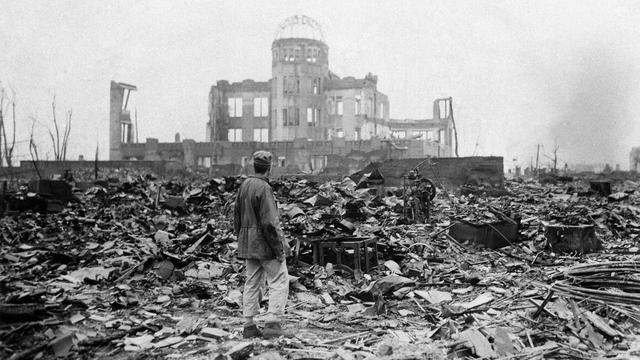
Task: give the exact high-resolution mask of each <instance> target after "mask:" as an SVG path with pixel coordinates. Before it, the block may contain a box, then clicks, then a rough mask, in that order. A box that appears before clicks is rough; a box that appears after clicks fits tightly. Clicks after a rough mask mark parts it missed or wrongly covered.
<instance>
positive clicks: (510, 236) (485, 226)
mask: <svg viewBox="0 0 640 360" xmlns="http://www.w3.org/2000/svg"><path fill="white" fill-rule="evenodd" d="M519 227H520V225H519V224H518V223H517V222H515V221H508V220H502V221H496V222H492V223H482V224H474V223H471V222H468V221H464V220H460V221H458V222H456V223H454V224H453V225H452V226H451V228H449V235H450V236H451V237H453V238H454V239H456V240H457V241H460V242H463V241H469V242H472V243H476V244H480V245H483V246H484V247H486V248H489V249H498V248H501V247H505V246H509V245H512V244H513V243H514V242H516V241H518V229H519Z"/></svg>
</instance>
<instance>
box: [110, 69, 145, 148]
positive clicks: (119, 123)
mask: <svg viewBox="0 0 640 360" xmlns="http://www.w3.org/2000/svg"><path fill="white" fill-rule="evenodd" d="M136 90H138V89H137V88H136V87H135V86H133V85H129V84H125V83H120V82H115V81H112V82H111V88H110V91H109V104H110V106H109V159H112V160H121V159H123V158H124V157H125V156H124V155H123V154H122V152H121V145H122V144H131V143H133V142H134V126H133V123H132V121H131V113H130V111H129V110H128V109H127V106H128V105H129V96H130V95H131V91H136ZM125 155H126V154H125Z"/></svg>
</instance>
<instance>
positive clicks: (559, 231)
mask: <svg viewBox="0 0 640 360" xmlns="http://www.w3.org/2000/svg"><path fill="white" fill-rule="evenodd" d="M542 225H544V228H545V231H544V234H545V237H546V238H547V244H549V246H550V247H551V248H552V249H553V250H554V251H560V252H572V251H578V252H582V253H585V252H593V251H598V250H600V249H601V248H602V242H601V241H600V239H599V238H598V237H597V236H596V230H595V226H594V225H592V224H583V225H565V224H553V223H548V222H544V221H543V222H542Z"/></svg>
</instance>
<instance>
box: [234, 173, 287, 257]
mask: <svg viewBox="0 0 640 360" xmlns="http://www.w3.org/2000/svg"><path fill="white" fill-rule="evenodd" d="M233 220H234V221H233V227H234V230H235V233H236V235H237V237H238V255H237V256H238V258H240V259H267V260H268V259H275V258H276V257H278V256H279V255H282V254H284V250H283V240H284V239H283V238H282V231H281V230H280V220H279V215H278V207H277V205H276V200H275V198H274V196H273V191H272V190H271V185H269V181H268V180H267V178H266V177H265V176H263V175H255V176H250V177H249V178H247V179H246V180H245V181H244V182H243V183H242V184H241V185H240V189H239V190H238V195H237V197H236V204H235V210H234V219H233Z"/></svg>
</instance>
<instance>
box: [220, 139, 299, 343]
mask: <svg viewBox="0 0 640 360" xmlns="http://www.w3.org/2000/svg"><path fill="white" fill-rule="evenodd" d="M271 161H272V156H271V153H269V152H267V151H257V152H256V153H254V154H253V168H254V170H255V175H253V176H249V177H248V178H247V179H246V180H245V181H244V182H243V183H242V185H240V189H238V195H237V197H236V203H235V214H234V222H233V226H234V230H235V233H236V235H237V236H238V258H240V259H244V260H245V264H246V280H245V284H244V294H243V298H242V302H243V316H244V319H245V323H244V329H243V332H242V334H243V336H244V337H245V338H251V337H260V336H263V337H264V338H267V339H268V338H274V337H278V336H280V335H282V334H283V332H282V325H281V321H282V317H283V316H284V309H285V306H286V305H287V298H288V296H289V273H288V270H287V262H286V255H287V253H288V252H290V251H291V249H290V248H289V244H288V243H287V242H286V241H285V239H284V236H283V233H282V230H281V229H280V220H279V215H278V208H277V205H276V201H275V198H274V196H273V190H272V189H271V185H270V184H269V179H268V177H269V173H270V171H271ZM265 277H266V280H267V283H268V285H269V310H268V312H267V319H266V323H265V327H264V331H263V332H262V333H261V332H260V330H259V329H258V327H257V326H256V324H255V322H254V319H253V317H254V316H255V315H257V314H258V310H259V309H260V304H259V301H260V293H261V290H262V286H263V284H264V279H265Z"/></svg>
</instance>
